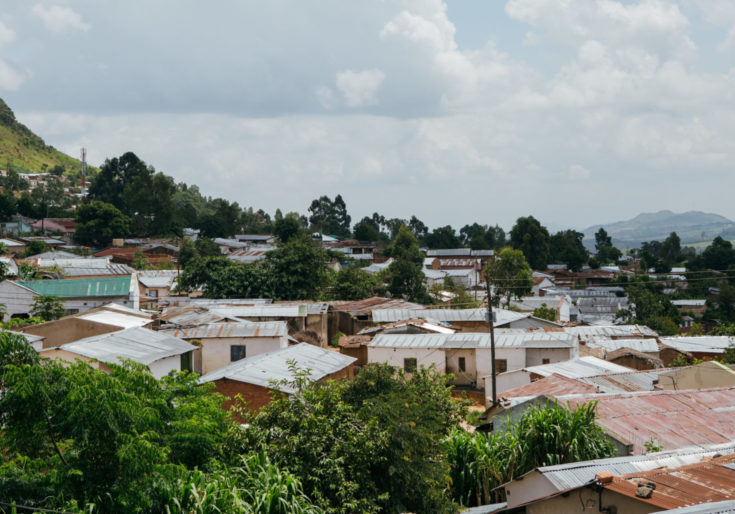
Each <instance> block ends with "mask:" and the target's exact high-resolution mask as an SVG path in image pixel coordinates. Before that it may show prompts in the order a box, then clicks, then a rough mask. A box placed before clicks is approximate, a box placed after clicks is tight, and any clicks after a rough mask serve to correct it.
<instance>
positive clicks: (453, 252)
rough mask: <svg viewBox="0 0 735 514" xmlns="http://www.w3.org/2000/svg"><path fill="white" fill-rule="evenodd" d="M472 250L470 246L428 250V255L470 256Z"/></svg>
mask: <svg viewBox="0 0 735 514" xmlns="http://www.w3.org/2000/svg"><path fill="white" fill-rule="evenodd" d="M470 255H472V250H471V249H469V248H447V249H440V250H427V251H426V256H427V257H469V256H470Z"/></svg>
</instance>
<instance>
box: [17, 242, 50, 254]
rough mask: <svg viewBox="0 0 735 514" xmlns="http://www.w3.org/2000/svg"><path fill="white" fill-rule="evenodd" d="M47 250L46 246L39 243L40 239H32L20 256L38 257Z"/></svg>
mask: <svg viewBox="0 0 735 514" xmlns="http://www.w3.org/2000/svg"><path fill="white" fill-rule="evenodd" d="M47 250H48V245H47V244H46V243H44V242H43V241H41V240H40V239H34V240H32V241H31V242H30V243H28V247H27V248H26V250H25V252H23V254H22V255H21V256H22V257H32V256H34V255H38V254H39V253H43V252H45V251H47Z"/></svg>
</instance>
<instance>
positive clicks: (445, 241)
mask: <svg viewBox="0 0 735 514" xmlns="http://www.w3.org/2000/svg"><path fill="white" fill-rule="evenodd" d="M424 243H425V244H426V246H428V247H429V248H459V247H461V246H462V243H461V242H460V240H459V237H457V234H456V233H455V232H454V229H453V228H452V227H451V225H446V226H444V227H438V228H435V229H434V230H433V231H432V232H430V233H428V234H427V235H426V237H424Z"/></svg>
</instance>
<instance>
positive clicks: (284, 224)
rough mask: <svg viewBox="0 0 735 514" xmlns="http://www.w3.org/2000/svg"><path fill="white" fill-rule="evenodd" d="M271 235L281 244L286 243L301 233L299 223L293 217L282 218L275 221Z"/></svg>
mask: <svg viewBox="0 0 735 514" xmlns="http://www.w3.org/2000/svg"><path fill="white" fill-rule="evenodd" d="M273 233H274V234H275V236H276V237H277V238H278V239H279V240H280V241H281V242H282V243H287V242H288V241H289V240H290V239H291V238H293V237H294V236H297V235H298V234H300V233H301V223H299V220H298V218H296V217H295V216H290V215H288V216H286V217H285V218H284V217H282V218H281V219H277V220H276V223H275V225H274V227H273Z"/></svg>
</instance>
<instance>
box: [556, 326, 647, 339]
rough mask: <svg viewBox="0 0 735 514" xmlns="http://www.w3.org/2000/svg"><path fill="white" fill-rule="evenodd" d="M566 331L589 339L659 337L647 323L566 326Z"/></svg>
mask: <svg viewBox="0 0 735 514" xmlns="http://www.w3.org/2000/svg"><path fill="white" fill-rule="evenodd" d="M564 331H565V332H567V333H569V334H574V335H576V336H579V337H580V339H589V338H590V337H594V336H597V337H622V338H626V337H627V338H635V337H641V338H651V337H658V333H657V332H656V331H655V330H651V329H650V328H648V327H647V326H645V325H599V326H597V325H596V326H578V327H565V328H564Z"/></svg>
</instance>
